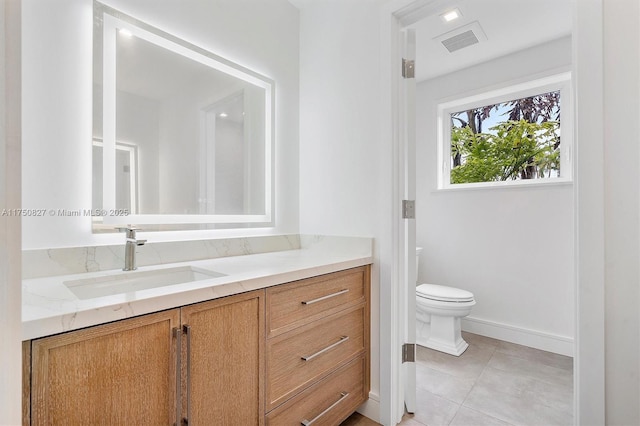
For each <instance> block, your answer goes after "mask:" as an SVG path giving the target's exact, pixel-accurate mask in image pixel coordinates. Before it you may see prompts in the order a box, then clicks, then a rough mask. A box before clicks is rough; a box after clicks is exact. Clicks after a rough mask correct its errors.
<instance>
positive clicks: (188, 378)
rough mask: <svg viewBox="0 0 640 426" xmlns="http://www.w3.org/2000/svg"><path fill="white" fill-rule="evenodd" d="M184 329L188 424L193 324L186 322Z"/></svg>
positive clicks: (189, 415) (185, 419)
mask: <svg viewBox="0 0 640 426" xmlns="http://www.w3.org/2000/svg"><path fill="white" fill-rule="evenodd" d="M182 329H183V331H184V333H185V334H186V335H187V416H186V417H185V418H184V419H182V420H183V423H184V424H185V425H188V424H189V419H190V418H191V326H190V325H186V324H185V325H183V326H182Z"/></svg>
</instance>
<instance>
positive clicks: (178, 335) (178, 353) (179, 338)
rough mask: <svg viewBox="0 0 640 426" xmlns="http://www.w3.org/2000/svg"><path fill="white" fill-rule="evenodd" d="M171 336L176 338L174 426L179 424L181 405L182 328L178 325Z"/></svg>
mask: <svg viewBox="0 0 640 426" xmlns="http://www.w3.org/2000/svg"><path fill="white" fill-rule="evenodd" d="M173 336H174V337H175V338H176V421H175V423H174V425H175V426H178V425H179V424H180V417H182V413H181V410H180V408H181V405H182V392H181V388H180V382H181V380H180V367H181V366H182V360H181V359H180V358H181V356H182V355H181V354H182V330H181V329H180V327H175V328H174V329H173Z"/></svg>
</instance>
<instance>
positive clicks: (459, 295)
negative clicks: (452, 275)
mask: <svg viewBox="0 0 640 426" xmlns="http://www.w3.org/2000/svg"><path fill="white" fill-rule="evenodd" d="M416 295H417V296H418V297H422V298H424V299H429V300H436V301H438V302H453V303H464V302H473V300H474V299H473V293H471V292H470V291H466V290H462V289H459V288H455V287H447V286H443V285H437V284H420V285H419V286H418V287H416Z"/></svg>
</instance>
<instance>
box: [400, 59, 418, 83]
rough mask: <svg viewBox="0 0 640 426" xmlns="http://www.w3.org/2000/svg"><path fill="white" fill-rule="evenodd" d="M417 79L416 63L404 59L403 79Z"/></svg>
mask: <svg viewBox="0 0 640 426" xmlns="http://www.w3.org/2000/svg"><path fill="white" fill-rule="evenodd" d="M415 77H416V61H414V60H413V59H405V58H402V78H415Z"/></svg>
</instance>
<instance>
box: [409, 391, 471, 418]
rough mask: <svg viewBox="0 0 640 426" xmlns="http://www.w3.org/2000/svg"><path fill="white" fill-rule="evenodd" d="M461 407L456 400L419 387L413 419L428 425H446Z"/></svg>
mask: <svg viewBox="0 0 640 426" xmlns="http://www.w3.org/2000/svg"><path fill="white" fill-rule="evenodd" d="M459 407H460V405H459V404H456V403H455V402H452V401H449V400H448V399H445V398H442V397H440V396H438V395H434V394H432V393H431V392H428V391H425V390H423V389H418V390H417V392H416V412H415V413H414V415H413V419H414V420H415V421H417V422H419V423H422V424H425V425H428V426H446V425H448V424H449V422H451V420H452V419H453V417H454V416H455V415H456V412H457V411H458V408H459Z"/></svg>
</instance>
